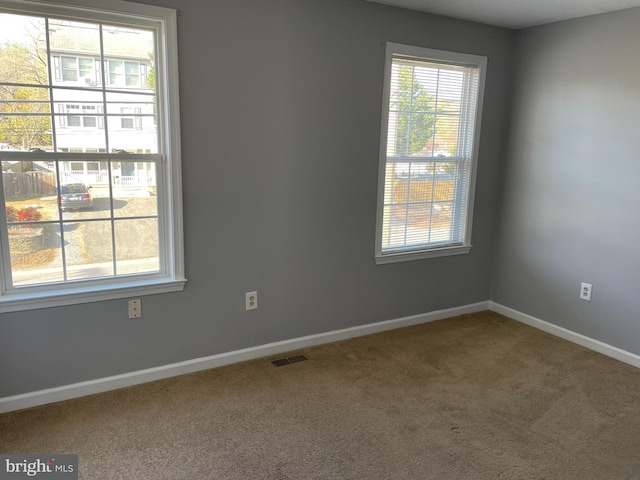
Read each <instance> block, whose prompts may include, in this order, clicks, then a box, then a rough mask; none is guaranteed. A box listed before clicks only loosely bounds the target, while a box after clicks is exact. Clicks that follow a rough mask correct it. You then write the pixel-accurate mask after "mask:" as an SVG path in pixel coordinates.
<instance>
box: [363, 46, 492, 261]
mask: <svg viewBox="0 0 640 480" xmlns="http://www.w3.org/2000/svg"><path fill="white" fill-rule="evenodd" d="M485 69H486V58H485V57H479V56H475V55H466V54H459V53H453V52H444V51H439V50H430V49H426V48H419V47H411V46H407V45H399V44H394V43H388V44H387V51H386V65H385V85H384V111H383V115H382V117H383V118H382V131H381V148H380V150H381V151H380V173H379V189H378V218H377V227H376V249H375V257H376V262H377V263H378V264H381V263H391V262H398V261H405V260H417V259H421V258H429V257H435V256H444V255H456V254H462V253H468V252H469V250H470V248H471V243H470V241H471V217H472V208H473V188H474V180H475V170H476V156H477V145H478V137H479V131H480V117H481V112H482V95H483V89H484V75H485Z"/></svg>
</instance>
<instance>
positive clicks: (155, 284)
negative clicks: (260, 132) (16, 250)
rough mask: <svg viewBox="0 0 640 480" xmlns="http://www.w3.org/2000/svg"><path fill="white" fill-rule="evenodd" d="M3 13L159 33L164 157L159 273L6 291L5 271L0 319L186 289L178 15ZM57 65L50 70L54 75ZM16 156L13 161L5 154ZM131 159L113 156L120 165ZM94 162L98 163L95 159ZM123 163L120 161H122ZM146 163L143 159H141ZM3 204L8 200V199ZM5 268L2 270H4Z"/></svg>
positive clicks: (118, 10)
mask: <svg viewBox="0 0 640 480" xmlns="http://www.w3.org/2000/svg"><path fill="white" fill-rule="evenodd" d="M0 11H1V12H4V13H23V14H29V13H31V14H39V15H50V16H62V17H75V18H85V19H87V20H89V21H91V20H93V21H103V22H108V23H115V24H123V25H132V26H134V27H144V28H151V29H154V30H155V31H156V58H155V62H156V63H155V68H156V90H157V106H158V114H157V123H158V142H159V147H160V155H148V156H149V157H150V158H151V157H153V158H159V159H160V160H158V161H157V168H158V170H159V175H158V188H159V189H160V188H162V189H163V191H164V192H165V194H163V195H159V196H158V223H159V236H160V238H159V243H160V245H161V247H160V271H159V272H157V273H152V274H141V275H131V276H122V277H108V278H104V279H103V278H100V279H91V280H86V281H71V282H64V283H62V282H61V283H56V284H46V285H34V286H28V287H17V288H16V287H14V288H7V285H10V283H11V282H10V280H9V281H7V278H10V276H11V273H10V272H6V271H0V277H1V281H2V288H1V289H0V313H4V312H12V311H21V310H31V309H37V308H46V307H53V306H61V305H71V304H78V303H87V302H95V301H104V300H112V299H118V298H127V297H132V296H143V295H152V294H160V293H168V292H176V291H181V290H183V289H184V284H185V282H186V278H185V275H184V240H183V219H182V170H181V157H180V151H181V148H180V122H179V112H180V108H179V99H178V91H179V86H178V47H177V12H176V10H173V9H170V8H164V7H157V6H152V5H143V4H137V3H132V2H128V1H123V0H64V1H63V2H55V3H53V2H49V1H31V0H0ZM54 68H55V65H51V69H52V70H53V69H54ZM8 153H10V155H7V154H8ZM1 154H2V155H3V156H2V157H1V159H2V160H4V159H8V158H11V159H14V160H23V161H26V160H41V161H48V160H49V156H48V155H50V154H47V153H39V152H5V151H3V152H1ZM73 155H74V154H71V153H66V154H65V153H62V152H59V153H58V154H56V156H57V157H59V158H64V159H65V160H71V159H73ZM78 155H79V157H78V158H82V159H83V160H85V161H86V160H87V159H89V160H95V161H100V160H101V158H102V157H101V155H104V154H78ZM126 155H127V154H126V153H125V154H114V153H111V154H109V158H111V159H112V160H114V161H117V160H118V159H121V160H125V159H126ZM94 157H95V158H94ZM120 157H122V158H120ZM142 161H144V160H142ZM2 202H3V203H4V196H2ZM4 210H5V209H4V205H2V208H0V224H1V225H2V226H0V230H1V231H0V234H1V235H2V245H0V253H1V254H2V256H3V258H4V262H5V263H6V262H8V260H9V252H8V248H7V247H6V246H7V245H8V243H7V242H8V236H7V230H6V227H5V226H4V225H6V224H7V222H6V215H5V212H4ZM1 268H2V267H0V269H1Z"/></svg>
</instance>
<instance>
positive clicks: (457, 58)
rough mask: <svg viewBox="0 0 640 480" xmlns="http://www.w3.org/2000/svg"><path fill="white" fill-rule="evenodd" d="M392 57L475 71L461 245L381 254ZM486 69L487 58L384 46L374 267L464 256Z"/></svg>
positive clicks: (468, 245)
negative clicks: (470, 66)
mask: <svg viewBox="0 0 640 480" xmlns="http://www.w3.org/2000/svg"><path fill="white" fill-rule="evenodd" d="M394 55H403V56H409V57H414V58H416V59H418V60H426V61H433V62H435V63H443V64H458V65H474V66H477V67H478V68H479V79H478V97H477V103H476V108H475V124H474V126H473V129H474V130H473V132H474V133H473V141H472V146H471V152H472V153H471V156H470V158H469V159H468V160H469V161H470V162H471V174H470V179H469V191H468V194H467V205H466V219H465V220H466V221H465V227H464V241H463V242H462V244H456V245H443V246H439V245H437V244H435V243H434V244H432V245H429V246H427V247H425V246H417V247H403V248H398V249H394V250H393V251H388V252H383V248H382V243H383V232H384V205H385V177H386V167H387V136H388V125H389V106H390V96H391V70H392V63H393V57H394ZM486 69H487V57H484V56H479V55H471V54H464V53H457V52H449V51H444V50H433V49H429V48H424V47H416V46H410V45H403V44H399V43H393V42H387V44H386V51H385V70H384V90H383V104H382V126H381V133H380V163H379V171H378V204H377V217H376V239H375V254H374V257H375V261H376V264H377V265H382V264H389V263H396V262H405V261H411V260H421V259H426V258H434V257H443V256H449V255H462V254H467V253H469V251H470V250H471V246H472V245H471V229H472V219H473V203H474V196H475V195H474V194H475V178H476V170H477V163H478V162H477V157H478V147H479V142H480V123H481V118H482V104H483V97H484V84H485V76H486Z"/></svg>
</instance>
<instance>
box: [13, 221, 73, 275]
mask: <svg viewBox="0 0 640 480" xmlns="http://www.w3.org/2000/svg"><path fill="white" fill-rule="evenodd" d="M8 233H9V252H10V254H11V274H12V279H13V284H14V285H15V286H24V285H33V284H41V283H51V282H60V281H62V280H64V272H63V269H62V249H61V247H60V241H59V238H60V237H59V234H58V229H57V225H56V224H45V225H21V226H9V227H8Z"/></svg>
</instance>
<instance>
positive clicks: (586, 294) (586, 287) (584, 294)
mask: <svg viewBox="0 0 640 480" xmlns="http://www.w3.org/2000/svg"><path fill="white" fill-rule="evenodd" d="M591 287H592V285H591V284H590V283H584V282H583V283H582V284H581V285H580V298H581V299H582V300H586V301H587V302H590V301H591Z"/></svg>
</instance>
